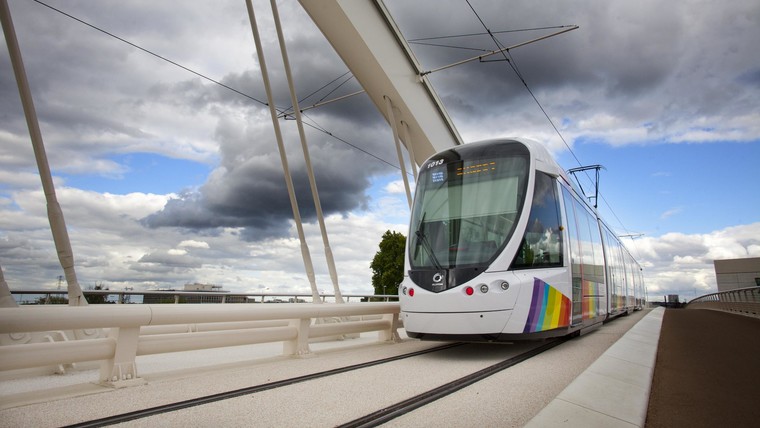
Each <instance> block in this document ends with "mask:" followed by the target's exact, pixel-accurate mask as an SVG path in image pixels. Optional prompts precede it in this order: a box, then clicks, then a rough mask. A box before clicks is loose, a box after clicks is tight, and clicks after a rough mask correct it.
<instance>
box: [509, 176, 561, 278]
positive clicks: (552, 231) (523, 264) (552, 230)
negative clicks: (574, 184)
mask: <svg viewBox="0 0 760 428" xmlns="http://www.w3.org/2000/svg"><path fill="white" fill-rule="evenodd" d="M555 266H562V237H561V236H560V217H559V204H558V203H557V185H556V181H555V180H554V179H553V178H552V177H550V176H549V175H548V174H545V173H543V172H540V171H536V189H535V192H534V193H533V203H532V204H531V209H530V217H529V220H528V226H527V228H526V230H525V235H524V236H523V238H522V241H521V243H520V248H519V249H518V250H517V254H516V255H515V259H514V260H513V261H512V269H529V268H541V267H555Z"/></svg>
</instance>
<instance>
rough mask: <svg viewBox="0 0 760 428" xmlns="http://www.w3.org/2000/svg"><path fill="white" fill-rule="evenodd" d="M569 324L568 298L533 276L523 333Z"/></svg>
mask: <svg viewBox="0 0 760 428" xmlns="http://www.w3.org/2000/svg"><path fill="white" fill-rule="evenodd" d="M568 325H570V298H568V297H567V296H565V295H564V294H562V293H561V292H560V291H559V290H557V289H556V288H554V287H552V286H551V285H549V284H547V283H546V282H544V281H542V280H540V279H538V278H533V296H532V298H531V301H530V312H529V313H528V320H527V321H526V322H525V329H524V330H523V333H535V332H537V331H544V330H551V329H553V328H558V327H565V326H568Z"/></svg>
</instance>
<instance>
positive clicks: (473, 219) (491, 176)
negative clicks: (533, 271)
mask: <svg viewBox="0 0 760 428" xmlns="http://www.w3.org/2000/svg"><path fill="white" fill-rule="evenodd" d="M515 146H517V147H515ZM489 147H490V146H489ZM520 148H524V146H522V145H517V144H514V143H513V144H510V145H506V148H505V147H502V148H501V149H500V150H493V148H491V150H488V151H485V150H476V151H474V152H473V151H472V150H469V151H468V150H463V149H455V150H452V151H449V152H445V153H444V154H443V155H442V157H441V158H440V159H438V160H436V159H435V158H434V159H431V160H430V161H428V162H427V163H426V164H425V165H423V167H422V169H421V171H420V174H419V177H418V185H417V194H416V197H415V205H414V207H413V211H412V222H411V233H410V234H409V235H410V237H409V239H410V240H411V241H410V246H409V251H410V254H409V258H410V262H411V267H412V268H413V269H428V268H430V269H441V268H447V269H452V268H457V267H473V266H481V265H485V264H488V263H490V262H491V261H492V260H493V259H494V258H495V257H496V255H497V254H498V252H499V251H500V250H501V249H502V248H503V247H504V245H505V244H506V242H507V241H508V240H509V238H510V237H511V236H512V234H513V232H514V228H515V225H516V223H517V219H518V214H519V210H520V208H521V207H522V206H523V202H524V199H525V190H526V184H527V181H528V162H529V158H528V156H527V153H526V151H525V152H524V151H523V150H519V149H520ZM468 155H471V156H472V157H471V158H468Z"/></svg>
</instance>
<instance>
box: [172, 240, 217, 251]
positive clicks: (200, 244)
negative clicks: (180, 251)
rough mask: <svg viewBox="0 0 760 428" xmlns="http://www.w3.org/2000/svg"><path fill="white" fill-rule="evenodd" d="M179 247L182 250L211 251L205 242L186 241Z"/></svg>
mask: <svg viewBox="0 0 760 428" xmlns="http://www.w3.org/2000/svg"><path fill="white" fill-rule="evenodd" d="M178 247H180V248H183V247H184V248H203V249H209V248H210V247H209V245H208V242H205V241H196V240H194V239H188V240H185V241H182V242H180V243H179V245H178Z"/></svg>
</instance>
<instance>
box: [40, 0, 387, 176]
mask: <svg viewBox="0 0 760 428" xmlns="http://www.w3.org/2000/svg"><path fill="white" fill-rule="evenodd" d="M34 2H35V3H38V4H39V5H41V6H44V7H46V8H48V9H50V10H52V11H55V12H57V13H59V14H61V15H63V16H66V17H67V18H69V19H72V20H74V21H76V22H78V23H80V24H82V25H85V26H87V27H89V28H91V29H93V30H95V31H98V32H100V33H102V34H105V35H107V36H109V37H112V38H114V39H116V40H118V41H120V42H122V43H125V44H127V45H129V46H132V47H134V48H135V49H138V50H140V51H141V52H144V53H146V54H148V55H151V56H153V57H155V58H158V59H160V60H162V61H165V62H167V63H169V64H172V65H174V66H175V67H178V68H181V69H182V70H185V71H187V72H189V73H192V74H194V75H196V76H198V77H200V78H202V79H204V80H206V81H209V82H211V83H213V84H215V85H218V86H221V87H223V88H225V89H227V90H229V91H232V92H234V93H235V94H238V95H240V96H242V97H245V98H247V99H249V100H251V101H254V102H256V103H258V104H260V105H262V106H265V107H268V106H269V104H268V103H267V102H265V101H262V100H260V99H258V98H256V97H254V96H251V95H249V94H246V93H245V92H243V91H240V90H238V89H235V88H233V87H231V86H229V85H227V84H224V83H222V82H220V81H218V80H216V79H214V78H212V77H209V76H207V75H205V74H203V73H200V72H198V71H196V70H193V69H192V68H190V67H187V66H185V65H182V64H180V63H178V62H176V61H174V60H172V59H170V58H167V57H166V56H164V55H160V54H158V53H156V52H153V51H151V50H150V49H146V48H144V47H142V46H140V45H138V44H136V43H134V42H131V41H129V40H127V39H125V38H123V37H120V36H118V35H116V34H114V33H112V32H110V31H107V30H104V29H102V28H100V27H98V26H96V25H94V24H91V23H89V22H87V21H85V20H83V19H81V18H78V17H76V16H74V15H72V14H70V13H67V12H65V11H63V10H61V9H58V8H56V7H54V6H51V5H49V4H47V3H45V2H43V1H41V0H34ZM348 73H350V71H349V72H347V73H344V74H343V75H341V76H339V77H338V78H336V79H333V81H332V82H330V83H328V84H327V85H325V86H323V87H322V88H320V89H318V90H317V91H315V92H314V93H316V92H319V91H320V90H322V89H324V88H325V87H327V86H329V85H330V84H331V83H333V82H335V81H337V80H340V79H341V78H342V77H344V76H346V75H347V74H348ZM349 80H350V79H349ZM311 95H313V93H312V94H310V95H309V96H311ZM309 96H307V97H305V98H304V99H306V98H308V97H309ZM291 109H292V107H291ZM276 110H277V111H278V113H279V114H280V115H285V110H283V109H281V108H276ZM304 116H305V117H307V116H306V115H304ZM307 118H308V117H307ZM308 119H309V120H311V121H312V122H314V120H313V119H311V118H308ZM304 124H305V125H306V126H308V127H310V128H312V129H314V130H316V131H318V132H321V133H323V134H325V135H327V136H329V137H330V138H333V139H335V140H337V141H339V142H341V143H343V144H345V145H347V146H349V147H352V148H353V149H355V150H358V151H360V152H362V153H364V154H366V155H368V156H370V157H372V158H374V159H376V160H378V161H380V162H382V163H384V164H386V165H388V166H390V167H392V168H394V169H398V170H400V169H401V167H400V166H399V165H395V164H393V163H392V162H389V161H387V160H385V159H382V158H381V157H379V156H377V155H375V154H373V153H371V152H369V151H367V150H365V149H362V148H360V147H358V146H357V145H355V144H352V143H350V142H348V141H347V140H346V139H344V138H341V137H339V136H337V135H335V134H334V133H332V132H330V131H328V130H327V129H325V128H324V127H323V126H321V125H319V124H316V122H314V124H309V123H306V122H304Z"/></svg>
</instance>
